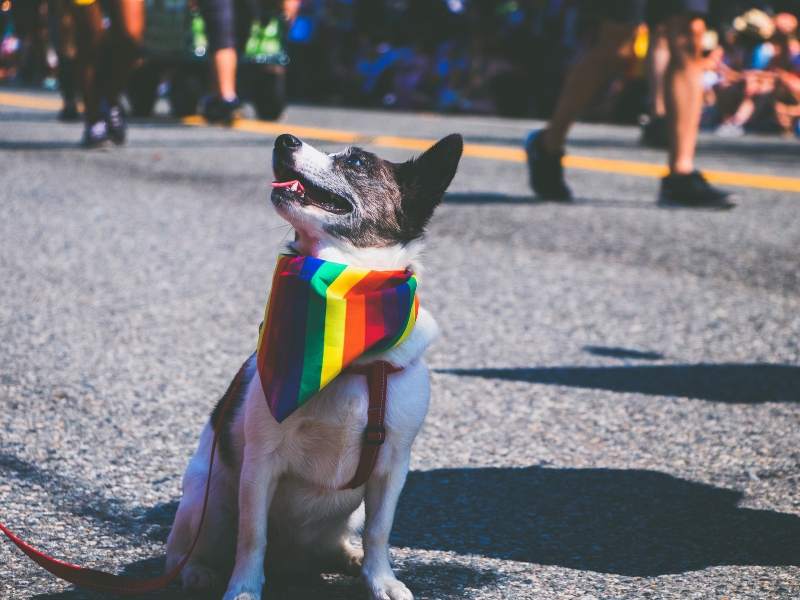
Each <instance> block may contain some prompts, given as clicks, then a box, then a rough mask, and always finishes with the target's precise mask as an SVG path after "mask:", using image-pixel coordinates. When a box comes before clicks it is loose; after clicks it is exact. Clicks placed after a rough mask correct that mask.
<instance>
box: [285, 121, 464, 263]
mask: <svg viewBox="0 0 800 600" xmlns="http://www.w3.org/2000/svg"><path fill="white" fill-rule="evenodd" d="M462 149H463V141H462V139H461V136H460V135H457V134H453V135H449V136H447V137H445V138H443V139H442V140H439V141H438V142H437V143H436V144H434V145H433V146H431V147H430V148H429V149H428V150H426V151H425V152H424V153H422V154H421V155H420V156H418V157H416V158H414V159H412V160H409V161H408V162H404V163H392V162H389V161H387V160H383V159H381V158H379V157H377V156H376V155H375V154H372V153H370V152H367V151H365V150H362V149H361V148H357V147H351V148H347V149H346V150H344V151H342V152H339V153H336V154H326V153H324V152H320V151H319V150H317V149H316V148H314V147H312V146H311V145H309V144H307V143H305V142H302V141H300V140H299V139H297V138H296V137H294V136H292V135H288V134H284V135H281V136H279V137H278V139H277V140H275V150H274V151H273V155H272V165H273V170H274V172H275V180H276V181H275V183H273V190H272V203H273V204H274V205H275V209H276V210H277V211H278V214H280V215H281V216H282V217H283V218H284V219H286V220H287V221H288V222H289V223H290V224H291V225H292V226H293V227H294V228H295V231H296V232H297V234H298V237H299V238H300V239H301V241H305V243H306V245H307V244H309V243H310V244H316V245H317V246H320V245H321V246H335V247H338V248H340V249H343V250H344V251H345V253H347V254H354V253H355V254H357V253H358V252H359V250H365V249H377V248H387V249H391V248H406V247H408V246H409V244H410V243H411V242H413V241H414V240H417V239H419V238H420V237H422V235H423V233H424V231H425V226H426V225H427V224H428V221H429V220H430V218H431V216H432V215H433V211H434V209H435V208H436V206H438V204H439V203H440V202H441V200H442V197H443V196H444V193H445V190H446V189H447V186H448V185H450V182H451V181H452V179H453V176H454V175H455V173H456V168H457V167H458V161H459V160H460V158H461V152H462ZM305 250H306V252H305V253H311V251H310V250H309V248H305Z"/></svg>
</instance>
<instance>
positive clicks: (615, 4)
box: [581, 0, 710, 25]
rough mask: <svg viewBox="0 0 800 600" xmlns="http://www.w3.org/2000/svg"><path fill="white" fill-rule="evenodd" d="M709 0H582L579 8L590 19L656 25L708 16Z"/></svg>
mask: <svg viewBox="0 0 800 600" xmlns="http://www.w3.org/2000/svg"><path fill="white" fill-rule="evenodd" d="M709 4H710V0H584V1H583V3H582V5H581V8H582V9H583V10H585V11H586V14H587V15H588V16H590V17H591V18H594V19H598V20H603V19H605V20H609V21H616V22H618V23H625V24H630V25H638V24H639V23H647V24H649V25H657V24H659V23H661V22H663V21H665V20H666V19H668V18H670V17H674V16H675V15H683V14H689V15H697V16H701V17H703V16H705V15H707V14H708V9H709Z"/></svg>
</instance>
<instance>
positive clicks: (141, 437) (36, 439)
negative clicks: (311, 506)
mask: <svg viewBox="0 0 800 600" xmlns="http://www.w3.org/2000/svg"><path fill="white" fill-rule="evenodd" d="M284 120H285V121H286V122H288V123H293V124H303V125H313V126H316V127H334V128H336V129H349V130H353V131H357V132H361V133H364V134H365V135H375V134H389V135H410V136H415V137H426V138H429V137H435V136H439V135H443V134H446V133H449V132H451V131H460V132H463V133H464V134H465V136H466V139H467V141H468V142H472V143H478V144H494V145H500V146H509V147H518V146H519V143H520V140H521V138H522V137H523V135H524V133H525V131H526V130H527V129H528V128H529V127H531V126H532V125H533V123H530V122H524V121H506V120H501V119H488V118H470V117H440V116H431V115H403V114H395V113H382V112H369V111H356V110H340V109H327V108H311V107H292V108H290V109H289V111H288V112H287V114H286V115H285V116H284ZM79 136H80V129H79V126H76V125H62V124H59V123H57V122H56V121H55V120H54V115H53V113H52V112H48V111H46V110H35V109H30V108H23V107H11V108H9V107H5V108H2V107H0V407H2V410H1V411H0V520H3V521H5V522H6V523H8V524H9V525H10V526H11V527H12V528H15V529H16V530H18V531H19V532H20V533H22V534H23V535H25V536H27V537H28V538H30V539H31V540H32V541H34V542H35V543H37V544H39V545H41V546H42V547H43V548H46V549H47V550H49V551H50V552H52V553H53V554H55V555H57V556H60V557H62V558H65V559H69V560H72V561H75V562H79V563H82V564H89V565H92V566H95V567H98V568H104V569H111V570H114V571H116V572H125V573H129V574H133V575H148V574H155V573H157V572H159V571H160V568H161V561H162V559H163V549H164V541H165V538H166V535H167V533H168V528H169V525H170V523H171V518H172V516H173V514H174V511H175V508H176V503H177V500H178V497H179V483H180V475H181V473H182V471H183V469H184V467H185V464H186V462H187V459H188V457H189V455H190V453H191V452H192V451H193V448H194V446H195V443H196V440H197V437H198V434H199V431H200V429H201V427H202V425H203V423H204V421H205V419H206V418H207V415H208V413H209V411H210V409H211V407H212V405H213V403H214V402H215V400H216V399H217V397H218V396H219V395H220V394H221V392H222V391H223V390H224V388H225V386H226V385H227V383H228V381H229V379H230V378H231V376H232V375H233V374H234V373H235V371H236V369H237V367H238V366H239V364H240V363H241V361H242V360H243V358H244V357H245V356H246V355H247V354H248V353H249V352H250V351H251V350H252V348H253V346H254V343H255V340H256V333H257V325H258V322H259V320H260V317H261V312H262V310H263V303H264V301H265V298H266V288H267V286H268V283H269V276H270V272H271V269H272V266H273V264H274V257H275V254H276V252H277V250H278V248H279V246H280V243H281V241H282V240H283V239H285V237H286V236H287V235H288V228H287V227H285V226H283V225H282V222H281V221H280V220H279V219H278V218H277V217H276V215H275V214H274V213H273V212H272V209H271V208H270V205H269V204H268V202H267V190H266V187H265V186H266V183H267V182H268V181H269V180H270V173H269V168H268V164H269V158H270V149H271V145H272V141H273V138H272V137H270V136H269V135H264V134H259V133H246V132H241V131H232V130H225V129H221V128H198V127H187V126H184V125H181V124H178V123H174V122H170V121H167V120H153V121H149V122H143V123H137V124H135V125H134V126H133V127H132V130H131V134H130V144H129V145H128V146H127V147H125V148H121V149H114V150H111V151H102V152H85V151H82V150H79V149H77V148H76V147H75V142H76V141H77V139H78V137H79ZM312 141H313V140H312ZM320 146H321V147H323V148H326V149H334V148H337V147H339V146H340V144H334V143H329V142H328V143H322V144H320ZM570 150H571V151H572V152H574V153H578V154H581V155H586V156H594V157H606V158H616V159H625V160H635V161H645V162H652V163H659V162H660V161H661V160H662V157H661V155H660V153H658V152H654V151H649V150H643V149H641V148H639V146H638V145H637V143H636V131H634V130H633V129H630V128H620V127H608V126H590V125H584V126H579V127H578V128H577V129H576V130H575V135H574V137H573V140H572V144H571V146H570ZM380 153H381V154H382V155H385V156H387V157H393V158H396V159H399V158H402V157H404V156H407V155H408V154H409V152H408V151H404V150H400V149H386V148H381V149H380ZM799 159H800V145H799V144H797V143H796V142H784V141H780V140H776V139H768V138H744V139H739V140H715V139H713V138H703V140H702V144H701V160H700V164H701V166H702V167H705V168H710V169H720V170H728V171H742V172H748V173H762V174H771V175H778V176H786V177H793V176H798V172H797V167H798V164H800V160H799ZM569 177H570V182H571V184H572V185H573V187H574V189H575V191H576V193H577V195H578V196H579V200H578V202H576V204H575V205H574V206H560V205H554V204H546V203H540V202H535V201H533V200H531V199H530V197H529V193H528V190H527V181H526V173H525V169H524V166H523V165H522V164H520V163H519V162H514V161H508V160H506V161H502V160H487V159H484V158H465V159H464V161H463V163H462V166H461V169H460V172H459V174H458V176H457V177H456V180H455V182H454V184H453V186H452V188H451V192H450V194H449V196H448V197H447V200H446V202H445V204H444V205H443V206H442V207H441V209H440V210H439V212H438V214H437V216H436V217H435V219H434V221H433V223H432V226H431V230H430V235H429V246H428V252H427V256H426V260H425V261H424V264H425V266H426V270H425V273H424V278H423V281H422V284H421V293H422V298H423V302H424V303H425V304H426V305H427V306H428V307H429V308H430V309H431V311H432V312H433V313H434V314H435V315H436V317H437V318H438V320H439V322H440V325H441V326H442V330H443V335H442V337H441V339H440V341H439V342H438V344H437V345H436V346H435V347H434V348H433V350H432V351H431V352H430V353H429V359H430V363H431V365H432V367H433V368H434V369H435V372H434V374H433V400H432V409H431V413H430V416H429V418H428V421H427V423H426V426H425V428H424V430H423V432H422V434H421V435H420V437H419V438H418V441H417V444H416V446H415V451H414V454H413V463H412V472H411V474H410V477H409V481H408V484H407V486H406V489H405V492H404V494H403V498H402V501H401V504H400V507H399V509H398V513H397V519H396V523H395V528H394V533H393V538H392V543H393V556H394V561H395V564H396V566H397V570H398V573H399V576H400V577H401V578H402V579H403V580H404V581H405V582H407V584H408V585H409V587H410V588H411V589H412V591H414V592H415V594H416V596H417V598H419V599H436V600H440V599H461V598H465V599H475V600H478V599H480V600H489V599H515V600H516V599H520V600H522V599H534V598H535V599H537V600H547V599H564V598H570V599H571V598H581V599H583V600H590V599H605V598H615V599H616V598H652V599H661V598H676V599H677V598H681V599H684V598H716V599H722V598H727V599H729V600H739V599H745V598H747V599H749V598H753V599H756V598H758V599H766V598H786V599H792V598H798V597H800V495H799V493H798V483H800V341H799V340H800V264H799V263H800V261H798V249H799V248H800V194H798V193H791V192H782V191H774V190H769V189H749V188H738V189H737V191H738V193H739V206H738V208H736V209H735V210H734V211H732V212H725V213H719V212H693V211H685V210H664V209H659V208H657V207H656V206H655V203H654V198H655V193H656V189H657V180H656V179H653V178H649V177H630V176H624V175H620V174H614V173H602V172H597V171H585V170H572V171H570V173H569ZM96 597H99V596H96V595H92V594H87V593H84V592H80V591H76V590H75V589H74V588H70V587H69V586H66V585H64V584H61V583H59V582H58V581H57V580H55V579H53V578H52V577H50V576H49V575H46V574H44V573H43V572H42V571H40V570H39V569H38V568H36V567H35V566H33V565H32V563H30V562H28V561H27V560H25V559H24V558H23V557H22V555H21V554H20V553H19V552H18V551H17V550H16V549H15V548H13V547H12V546H11V545H10V544H9V543H6V542H0V598H3V599H4V600H5V599H11V598H14V599H16V598H36V599H39V600H45V599H47V600H56V599H59V600H79V599H83V598H96ZM180 597H181V595H180V593H179V592H178V591H177V588H173V589H171V590H169V591H168V592H166V593H164V594H161V595H157V596H156V598H161V599H166V598H180ZM267 597H269V598H275V599H277V598H281V599H283V598H286V599H293V598H298V599H306V598H314V599H316V598H321V599H327V598H332V599H348V600H349V599H355V600H357V599H359V598H362V597H363V594H362V592H361V588H360V587H359V585H358V583H357V582H355V581H354V580H351V579H348V578H345V577H336V576H331V577H328V576H326V577H325V578H324V579H321V580H319V581H302V582H293V583H290V584H289V585H288V587H280V588H278V587H276V588H273V589H271V590H270V591H269V592H268V594H267Z"/></svg>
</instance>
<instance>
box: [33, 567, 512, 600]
mask: <svg viewBox="0 0 800 600" xmlns="http://www.w3.org/2000/svg"><path fill="white" fill-rule="evenodd" d="M163 568H164V557H163V556H159V557H155V558H149V559H146V560H141V561H137V562H134V563H131V564H129V565H127V566H126V567H125V568H124V569H123V571H122V573H121V574H123V575H125V576H128V577H133V578H137V579H144V578H150V577H157V576H159V575H161V573H162V570H163ZM395 572H396V574H397V577H398V578H399V579H400V580H401V581H403V582H404V583H405V584H406V585H407V586H408V587H409V588H410V589H411V591H412V592H413V593H414V597H415V598H417V600H428V599H429V600H460V599H461V598H463V597H464V590H465V589H481V588H486V587H494V586H496V585H498V583H499V582H501V581H502V576H501V575H500V574H498V573H496V572H494V571H492V570H488V569H480V568H478V567H472V566H466V565H459V564H453V563H449V562H416V561H406V562H405V563H404V566H402V567H400V568H395ZM221 595H222V594H221V593H220V594H219V596H221ZM128 597H131V596H128ZM210 597H217V596H210ZM105 598H108V595H107V594H100V593H94V592H89V591H85V590H81V589H78V588H73V589H70V590H67V591H64V592H56V593H53V594H39V595H37V596H33V600H101V599H105ZM136 598H140V599H141V600H173V599H176V598H179V599H185V600H195V599H196V600H200V599H201V598H203V600H208V598H209V596H192V595H189V594H185V593H183V592H182V591H181V590H180V584H179V583H173V584H171V585H170V586H169V587H168V588H167V589H165V590H163V591H161V592H156V593H151V594H146V595H141V596H136ZM320 598H324V599H325V600H366V599H367V594H366V593H365V591H364V588H363V586H362V584H361V582H360V581H359V580H358V579H356V578H353V577H347V576H344V575H324V576H319V575H317V576H304V577H302V578H294V579H293V580H291V581H281V582H270V580H269V578H267V588H266V589H265V592H264V595H263V600H319V599H320Z"/></svg>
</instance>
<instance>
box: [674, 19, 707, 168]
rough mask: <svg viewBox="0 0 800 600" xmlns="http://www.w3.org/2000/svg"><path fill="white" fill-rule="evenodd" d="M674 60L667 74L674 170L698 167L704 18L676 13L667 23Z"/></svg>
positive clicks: (701, 106)
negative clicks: (695, 160)
mask: <svg viewBox="0 0 800 600" xmlns="http://www.w3.org/2000/svg"><path fill="white" fill-rule="evenodd" d="M665 26H666V31H667V40H668V42H669V52H670V61H669V66H668V67H667V77H666V96H665V98H666V107H667V114H668V127H669V134H670V149H669V169H670V172H671V173H677V174H688V173H691V172H693V171H694V153H695V147H696V145H697V132H698V129H699V127H700V113H701V111H702V108H703V87H702V76H703V54H702V39H703V34H704V33H705V30H706V26H705V22H704V21H703V19H701V18H698V17H693V16H691V15H686V14H684V15H675V16H672V17H669V18H668V19H667V20H666V23H665Z"/></svg>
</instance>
